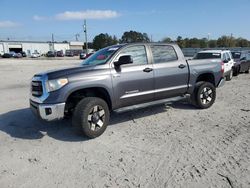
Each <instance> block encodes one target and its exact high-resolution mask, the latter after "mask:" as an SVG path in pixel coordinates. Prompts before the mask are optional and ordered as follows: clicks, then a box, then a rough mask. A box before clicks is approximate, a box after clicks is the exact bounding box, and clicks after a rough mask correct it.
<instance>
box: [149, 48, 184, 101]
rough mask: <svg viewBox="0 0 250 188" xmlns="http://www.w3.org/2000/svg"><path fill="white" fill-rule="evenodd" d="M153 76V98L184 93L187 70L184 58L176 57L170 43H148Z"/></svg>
mask: <svg viewBox="0 0 250 188" xmlns="http://www.w3.org/2000/svg"><path fill="white" fill-rule="evenodd" d="M150 49H151V52H152V60H153V69H154V78H155V99H163V98H168V97H172V96H176V95H181V94H184V93H185V92H186V91H187V84H188V78H189V70H188V66H187V62H186V60H185V59H184V58H182V59H178V56H177V53H176V51H175V49H174V47H173V46H171V45H157V44H156V45H150Z"/></svg>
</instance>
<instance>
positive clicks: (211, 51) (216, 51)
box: [198, 50, 230, 53]
mask: <svg viewBox="0 0 250 188" xmlns="http://www.w3.org/2000/svg"><path fill="white" fill-rule="evenodd" d="M222 52H230V51H229V50H203V51H200V52H198V53H222Z"/></svg>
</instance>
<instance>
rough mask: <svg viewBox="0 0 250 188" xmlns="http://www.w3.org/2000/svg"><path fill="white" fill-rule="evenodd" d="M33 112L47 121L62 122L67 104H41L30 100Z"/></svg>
mask: <svg viewBox="0 0 250 188" xmlns="http://www.w3.org/2000/svg"><path fill="white" fill-rule="evenodd" d="M30 109H31V110H32V112H33V113H34V114H35V115H36V116H38V117H40V118H41V119H43V120H46V121H53V120H60V119H62V118H63V117H64V109H65V103H58V104H39V103H37V102H34V101H32V100H30Z"/></svg>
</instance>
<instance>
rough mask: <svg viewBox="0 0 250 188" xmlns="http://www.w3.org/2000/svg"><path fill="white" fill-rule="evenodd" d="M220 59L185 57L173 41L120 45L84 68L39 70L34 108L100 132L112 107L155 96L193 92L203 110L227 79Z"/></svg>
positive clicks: (98, 54) (93, 133) (45, 116)
mask: <svg viewBox="0 0 250 188" xmlns="http://www.w3.org/2000/svg"><path fill="white" fill-rule="evenodd" d="M223 73H224V72H223V64H222V63H221V60H207V59H205V60H190V61H187V60H185V57H184V55H183V53H182V51H181V49H180V48H179V47H178V46H177V45H175V44H159V43H136V44H122V45H115V46H111V47H107V48H104V49H101V50H99V51H98V52H96V53H95V54H93V55H92V56H90V57H89V58H88V59H86V60H85V61H83V63H82V65H81V66H80V67H74V68H69V69H63V70H58V71H51V72H47V73H40V74H36V75H35V76H34V77H33V78H32V83H31V95H30V96H31V97H30V107H31V109H32V111H33V112H34V113H35V114H37V115H38V116H39V117H40V118H41V119H44V120H47V121H51V120H57V119H62V118H64V117H65V116H70V115H72V116H73V118H72V123H73V126H74V127H76V128H77V129H78V130H80V131H82V133H83V134H84V135H86V136H88V137H90V138H95V137H97V136H100V135H101V134H102V133H103V132H104V131H105V129H106V127H107V125H108V122H109V114H110V111H113V110H118V109H120V110H121V109H122V108H124V107H127V106H132V105H138V104H142V103H147V102H151V101H155V100H160V99H166V98H168V99H169V100H171V99H173V98H172V97H175V99H176V97H177V96H180V97H181V96H182V97H183V96H186V95H191V97H190V98H191V101H192V104H194V105H195V106H196V107H198V108H201V109H205V108H209V107H210V106H212V104H213V103H214V101H215V98H216V87H220V86H222V85H223V83H224V77H223Z"/></svg>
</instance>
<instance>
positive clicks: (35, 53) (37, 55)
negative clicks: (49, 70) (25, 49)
mask: <svg viewBox="0 0 250 188" xmlns="http://www.w3.org/2000/svg"><path fill="white" fill-rule="evenodd" d="M40 56H41V54H40V53H38V52H34V53H32V54H31V56H30V57H31V58H38V57H40Z"/></svg>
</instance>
